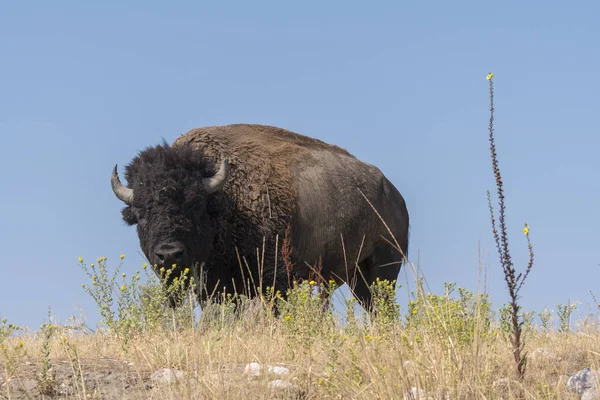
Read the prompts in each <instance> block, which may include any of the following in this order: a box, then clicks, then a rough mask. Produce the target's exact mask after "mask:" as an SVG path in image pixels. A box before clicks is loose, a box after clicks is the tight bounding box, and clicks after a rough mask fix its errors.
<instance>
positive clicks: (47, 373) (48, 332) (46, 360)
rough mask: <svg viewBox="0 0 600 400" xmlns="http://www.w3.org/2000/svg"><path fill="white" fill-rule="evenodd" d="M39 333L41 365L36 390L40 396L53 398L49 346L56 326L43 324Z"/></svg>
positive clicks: (54, 384) (54, 386)
mask: <svg viewBox="0 0 600 400" xmlns="http://www.w3.org/2000/svg"><path fill="white" fill-rule="evenodd" d="M48 316H50V313H48ZM40 331H41V334H42V365H41V370H40V373H39V374H38V375H37V381H38V390H39V392H40V394H41V395H42V396H54V395H55V394H56V371H54V370H53V368H52V359H51V358H50V344H51V339H52V336H53V335H54V332H55V331H56V325H52V324H50V323H49V322H48V323H44V324H42V326H41V327H40Z"/></svg>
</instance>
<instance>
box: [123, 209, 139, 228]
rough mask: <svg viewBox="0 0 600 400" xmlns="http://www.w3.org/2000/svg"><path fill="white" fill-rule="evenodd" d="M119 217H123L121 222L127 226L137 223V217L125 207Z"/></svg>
mask: <svg viewBox="0 0 600 400" xmlns="http://www.w3.org/2000/svg"><path fill="white" fill-rule="evenodd" d="M121 215H122V216H123V221H125V223H126V224H127V225H129V226H132V225H135V224H137V223H138V219H137V215H135V212H134V211H133V210H132V209H131V207H125V208H123V210H121Z"/></svg>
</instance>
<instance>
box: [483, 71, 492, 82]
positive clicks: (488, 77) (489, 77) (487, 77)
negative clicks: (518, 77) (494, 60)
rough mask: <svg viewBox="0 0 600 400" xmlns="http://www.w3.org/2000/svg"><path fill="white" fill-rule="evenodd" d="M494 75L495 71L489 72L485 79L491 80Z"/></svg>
mask: <svg viewBox="0 0 600 400" xmlns="http://www.w3.org/2000/svg"><path fill="white" fill-rule="evenodd" d="M493 77H494V73H493V72H490V73H489V74H487V76H486V77H485V79H487V80H488V81H489V80H490V79H492V78H493Z"/></svg>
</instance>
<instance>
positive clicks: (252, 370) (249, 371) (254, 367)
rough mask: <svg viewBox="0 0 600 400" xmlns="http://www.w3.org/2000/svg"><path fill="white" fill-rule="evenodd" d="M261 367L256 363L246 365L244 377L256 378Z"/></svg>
mask: <svg viewBox="0 0 600 400" xmlns="http://www.w3.org/2000/svg"><path fill="white" fill-rule="evenodd" d="M260 369H261V366H260V364H259V363H257V362H251V363H250V364H246V368H244V375H250V376H258V375H260Z"/></svg>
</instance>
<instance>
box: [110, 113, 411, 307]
mask: <svg viewBox="0 0 600 400" xmlns="http://www.w3.org/2000/svg"><path fill="white" fill-rule="evenodd" d="M125 178H126V181H127V184H126V185H123V184H122V183H121V181H120V179H119V177H118V175H117V167H116V166H115V168H114V170H113V174H112V177H111V185H112V188H113V192H114V194H115V196H116V197H117V198H118V199H119V200H121V201H123V202H124V203H125V204H126V207H125V208H124V209H123V210H122V216H123V220H124V221H125V222H126V223H127V224H128V225H137V232H138V237H139V241H140V246H141V248H142V250H143V252H144V254H145V255H146V257H147V258H148V260H149V261H150V262H151V264H152V265H155V266H156V270H155V272H158V270H160V268H163V267H164V268H165V269H169V268H171V267H172V266H173V265H176V266H177V267H176V269H175V272H176V273H179V272H181V271H183V269H185V268H190V270H191V271H192V273H193V274H194V275H195V276H197V277H199V278H200V276H199V275H200V266H202V272H203V274H202V275H203V276H202V278H203V280H204V282H203V288H202V290H201V291H199V292H198V293H197V294H198V297H199V300H201V301H205V300H206V299H207V296H208V295H209V294H212V293H215V294H218V293H220V292H221V291H223V290H226V291H227V292H228V293H232V292H234V291H235V292H238V293H239V292H242V291H243V290H244V288H247V287H248V281H250V282H254V284H255V285H256V286H262V287H263V288H266V287H268V286H272V285H273V283H275V290H279V291H280V292H281V293H285V291H286V289H287V287H288V274H287V273H288V270H289V265H286V264H288V263H293V264H294V267H293V274H294V279H299V280H302V279H307V278H308V277H309V273H310V272H311V271H310V269H309V268H308V267H306V264H309V265H315V264H316V263H317V261H318V260H321V261H322V270H321V273H322V275H323V276H322V278H323V279H327V280H329V279H334V280H335V281H337V282H338V284H340V283H343V282H346V283H348V284H349V285H350V287H351V288H352V290H353V292H354V294H355V296H356V297H357V298H358V300H359V301H361V302H362V304H363V306H364V307H365V308H367V309H369V308H370V307H371V295H370V291H369V289H368V286H369V285H370V284H372V282H374V281H375V280H376V278H380V279H389V280H394V279H396V278H397V275H398V273H399V271H400V268H401V265H402V263H403V261H404V260H405V256H406V253H407V250H408V230H409V216H408V211H407V209H406V204H405V202H404V199H403V198H402V196H401V194H400V193H399V192H398V191H397V190H396V188H395V187H394V186H393V185H392V184H391V183H390V182H389V181H388V180H387V179H386V178H385V176H384V175H383V174H382V173H381V171H380V170H379V169H377V168H376V167H374V166H372V165H370V164H367V163H364V162H361V161H360V160H358V159H356V158H355V157H354V156H352V155H351V154H350V153H348V152H347V151H345V150H343V149H341V148H339V147H336V146H333V145H330V144H327V143H324V142H322V141H319V140H317V139H313V138H309V137H307V136H303V135H299V134H296V133H293V132H290V131H287V130H284V129H281V128H276V127H270V126H264V125H250V124H236V125H227V126H213V127H204V128H198V129H193V130H191V131H189V132H187V133H185V134H183V135H181V136H180V137H179V138H178V139H177V140H176V141H175V142H174V143H173V145H171V146H169V145H168V144H167V143H166V142H163V143H162V144H160V145H157V146H153V147H147V148H146V149H144V150H143V151H141V152H140V153H139V154H138V155H137V156H136V157H135V158H134V159H133V160H132V161H131V163H130V164H129V165H127V166H126V168H125ZM365 198H366V199H368V202H367V200H366V199H365ZM369 202H370V203H371V204H369ZM373 208H375V209H376V210H377V213H379V214H380V216H381V218H382V219H383V220H384V221H385V224H387V227H386V225H385V224H384V223H383V222H382V221H381V219H380V216H378V215H377V213H376V212H375V211H374V210H373ZM287 228H289V231H288V233H289V237H288V239H289V245H290V246H291V250H292V251H291V254H283V256H285V257H283V256H282V254H281V249H282V247H283V246H282V244H283V238H284V234H285V232H286V229H287ZM388 228H389V230H391V233H392V234H393V237H392V236H390V234H389V232H388ZM263 241H264V249H265V253H264V255H263V254H262V248H263ZM390 242H391V243H398V247H399V250H401V251H398V249H395V248H394V247H393V246H390ZM275 248H277V249H278V251H279V253H280V254H278V255H277V256H276V255H275V254H274V252H275ZM257 249H260V250H261V252H260V253H261V254H259V259H260V260H258V262H262V261H263V260H262V259H263V258H264V262H262V265H263V270H262V271H260V272H259V268H258V265H257ZM285 251H287V252H288V253H289V249H288V250H284V252H285ZM403 255H404V256H403ZM243 258H245V259H246V260H247V265H248V266H249V267H250V271H248V269H247V267H246V263H245V262H244V261H242V262H241V263H242V265H240V259H242V260H243ZM249 274H251V275H252V276H249ZM259 277H262V282H259ZM261 283H262V285H261ZM246 294H247V295H250V296H252V295H253V294H255V293H254V292H253V291H250V292H249V293H246ZM215 297H219V296H215ZM172 305H176V304H175V302H173V303H172Z"/></svg>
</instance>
